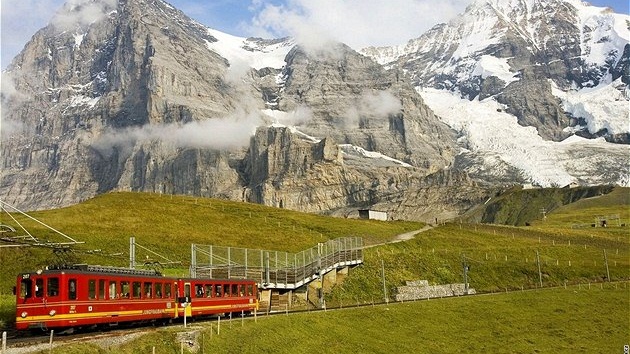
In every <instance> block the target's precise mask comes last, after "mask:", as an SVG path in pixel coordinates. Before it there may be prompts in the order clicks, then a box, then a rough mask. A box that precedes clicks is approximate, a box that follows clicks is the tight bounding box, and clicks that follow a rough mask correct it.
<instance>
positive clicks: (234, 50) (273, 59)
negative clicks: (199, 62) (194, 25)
mask: <svg viewBox="0 0 630 354" xmlns="http://www.w3.org/2000/svg"><path fill="white" fill-rule="evenodd" d="M208 34H210V35H211V36H212V37H214V38H216V39H217V41H216V42H212V43H211V42H208V41H206V45H207V47H208V49H210V50H212V51H214V52H216V53H217V54H219V55H220V56H222V57H224V58H225V59H227V60H228V62H230V64H232V65H233V64H235V63H243V64H246V65H247V66H249V67H251V68H254V69H256V70H260V69H262V68H267V67H269V68H274V69H281V68H282V67H283V66H284V64H285V62H284V58H285V57H286V55H287V53H289V51H290V50H291V48H292V47H293V46H294V45H295V44H294V43H293V41H291V40H288V39H279V40H263V39H260V38H243V37H236V36H232V35H229V34H227V33H223V32H220V31H217V30H213V29H210V28H209V29H208Z"/></svg>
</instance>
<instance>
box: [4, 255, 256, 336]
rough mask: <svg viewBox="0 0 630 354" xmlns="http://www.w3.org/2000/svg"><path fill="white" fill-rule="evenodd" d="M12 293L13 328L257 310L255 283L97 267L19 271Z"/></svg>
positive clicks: (83, 266) (160, 318)
mask: <svg viewBox="0 0 630 354" xmlns="http://www.w3.org/2000/svg"><path fill="white" fill-rule="evenodd" d="M15 290H16V291H15V293H16V296H17V309H16V316H15V317H16V318H15V325H16V328H17V329H18V330H27V329H43V330H47V329H57V328H78V327H93V326H98V325H112V324H118V323H123V322H169V321H171V320H173V319H176V318H181V317H183V316H186V317H197V316H208V315H216V314H229V313H238V314H239V315H240V314H241V313H242V312H244V313H249V312H252V311H255V310H257V309H258V287H257V285H256V283H255V282H254V281H250V280H219V279H195V278H171V277H164V276H160V275H159V273H156V272H153V271H144V270H134V269H127V268H114V267H102V266H88V265H79V266H72V267H67V268H63V269H47V270H44V271H37V272H35V273H23V274H20V275H19V276H18V278H17V286H16V289H15Z"/></svg>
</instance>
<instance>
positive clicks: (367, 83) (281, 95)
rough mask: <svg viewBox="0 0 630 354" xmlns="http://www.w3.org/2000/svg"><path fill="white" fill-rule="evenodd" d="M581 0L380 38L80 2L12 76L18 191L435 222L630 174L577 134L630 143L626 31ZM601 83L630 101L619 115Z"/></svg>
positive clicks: (8, 150)
mask: <svg viewBox="0 0 630 354" xmlns="http://www.w3.org/2000/svg"><path fill="white" fill-rule="evenodd" d="M572 1H573V0H569V1H549V2H539V1H534V0H528V1H518V0H513V1H507V0H501V1H499V0H496V1H491V2H477V3H475V4H473V5H471V7H469V8H468V10H467V11H466V13H464V14H463V15H462V16H461V17H459V18H458V19H456V20H454V21H453V22H451V23H449V24H446V25H440V26H437V27H435V28H434V29H432V30H431V31H429V32H428V33H426V34H425V35H423V36H422V37H420V38H418V39H415V40H411V41H410V42H409V43H408V44H407V45H406V46H404V47H399V48H372V49H369V50H365V51H364V52H363V54H360V53H357V52H356V51H354V50H352V49H351V48H349V47H348V46H346V45H344V44H341V43H332V44H331V45H329V46H328V47H326V48H320V49H313V48H307V47H303V46H301V45H299V44H297V43H295V42H294V41H293V40H292V39H290V38H280V39H271V40H268V39H261V38H239V37H234V36H231V35H228V34H225V33H221V32H219V31H216V30H213V29H209V28H206V27H204V26H202V25H200V24H199V23H197V22H195V21H194V20H192V19H190V18H188V17H187V16H186V15H184V14H183V13H182V12H180V11H179V10H177V9H175V8H173V7H172V6H171V5H169V4H168V3H166V2H164V1H162V0H80V1H79V0H77V1H72V2H71V3H69V4H67V5H66V6H65V7H64V8H63V9H61V10H60V11H59V13H57V14H56V16H55V18H54V19H53V21H52V22H51V24H49V25H48V26H47V27H45V28H43V29H41V30H40V31H39V32H37V33H36V34H35V35H34V36H33V38H32V39H31V41H30V42H29V43H28V44H27V45H26V46H25V48H24V50H23V51H22V52H21V53H20V54H19V55H18V56H17V57H16V58H15V59H14V61H13V62H12V64H11V65H10V66H9V67H8V69H7V70H6V71H5V72H4V73H3V80H2V82H3V88H2V97H1V99H2V107H3V110H2V129H1V139H2V140H1V144H2V146H1V150H0V151H1V153H2V155H1V156H0V159H1V161H2V170H1V171H0V198H2V200H3V201H5V202H8V203H10V204H13V205H15V206H17V207H19V208H23V209H41V208H52V207H60V206H65V205H70V204H73V203H76V202H78V201H81V200H84V199H87V198H90V197H92V196H94V195H97V194H99V193H106V192H108V191H112V190H133V191H145V192H155V193H169V194H170V193H174V194H189V195H199V196H208V197H218V198H228V199H232V200H240V201H246V202H256V203H263V204H266V205H272V206H277V207H283V208H291V209H295V210H302V211H308V212H322V213H329V214H333V215H339V216H352V215H354V214H356V210H357V208H368V207H371V208H374V209H378V210H385V211H388V212H389V215H390V216H391V217H392V218H404V219H416V220H434V218H436V217H437V218H440V219H443V218H449V217H454V216H456V215H458V214H460V213H461V212H463V211H464V210H467V209H468V208H470V207H472V206H474V205H476V204H478V203H480V202H483V201H485V200H487V198H488V196H490V195H493V194H494V193H495V192H496V190H497V189H501V188H504V187H505V186H506V185H513V184H515V183H516V184H518V183H535V184H539V185H543V186H545V185H565V184H568V183H573V182H575V183H581V184H602V183H613V184H621V185H626V184H629V183H630V178H629V177H628V176H629V173H628V171H627V159H626V158H625V157H627V156H628V152H629V150H628V145H626V144H613V143H610V142H606V141H604V140H603V138H599V139H593V140H588V139H586V138H578V137H577V136H576V135H574V134H580V135H582V136H586V137H588V138H593V137H596V136H604V137H605V138H606V139H608V140H610V141H615V142H622V143H624V142H626V141H627V139H626V137H625V135H624V134H626V135H627V133H628V129H626V130H623V129H624V128H623V127H622V128H621V129H617V121H618V119H616V118H617V116H618V115H619V113H618V112H617V111H616V109H617V108H616V107H618V106H620V105H623V104H625V105H626V106H627V100H628V98H627V95H626V96H624V95H623V93H621V91H619V90H620V89H622V90H623V89H626V90H627V85H628V62H629V60H628V58H629V57H628V55H630V53H628V52H630V49H627V48H628V46H627V37H621V36H620V35H619V24H618V23H617V20H618V17H619V15H614V14H610V13H606V12H601V13H600V12H597V11H595V12H596V14H595V15H593V16H595V17H594V18H596V19H600V20H599V22H597V21H598V20H593V19H592V18H591V17H588V16H585V15H584V12H583V9H585V8H586V9H589V7H587V6H585V5H580V4H577V3H574V2H572ZM580 6H582V7H580ZM525 10H527V11H529V12H523V11H525ZM598 11H599V10H598ZM545 13H546V14H554V16H555V17H552V19H551V20H550V17H549V16H546V17H545V16H543V14H545ZM600 15H601V16H600ZM576 16H577V17H576ZM597 16H600V17H597ZM607 16H608V17H607ZM556 17H557V19H556ZM609 17H610V18H613V19H614V21H612V20H611V21H612V22H610V21H609V22H606V19H607V18H609ZM626 17H627V16H626ZM593 21H595V22H593ZM552 22H554V23H557V24H556V25H554V26H558V27H557V28H556V27H553V28H552V27H551V26H552V25H551V23H552ZM575 23H577V24H579V26H575V25H574V24H575ZM533 24H536V26H538V27H531V26H534V25H533ZM587 25H588V26H591V27H588V26H587ZM523 26H525V27H523ZM527 26H530V27H527ZM587 27H588V29H589V30H588V31H587ZM560 28H562V29H563V30H562V31H560V30H559V29H560ZM576 29H579V31H580V32H579V33H580V34H579V36H578V37H575V33H574V30H576ZM543 30H544V31H546V32H545V33H546V34H541V33H542V31H543ZM563 31H564V32H563ZM560 32H562V33H564V34H563V35H561V33H560ZM534 34H535V35H534ZM615 36H616V37H615ZM620 38H621V39H620ZM623 38H626V43H625V48H626V49H623V48H624V46H623V45H622V44H623ZM479 39H483V41H481V42H480V41H479ZM553 41H558V42H557V43H562V44H565V43H566V45H567V48H565V49H563V50H558V45H554V42H553ZM569 47H570V49H568V48H569ZM602 48H603V49H602ZM604 49H606V50H607V51H605V50H604ZM594 52H597V53H603V52H606V53H607V55H606V56H604V59H602V60H600V59H601V58H600V57H599V56H597V55H595V54H593V53H594ZM589 53H590V54H589ZM578 54H579V55H578ZM577 65H580V66H579V67H578V66H577ZM576 68H577V69H576ZM624 80H625V81H624ZM602 90H606V91H602ZM602 92H605V94H604V95H605V96H606V97H612V99H618V103H611V102H608V101H607V102H606V107H608V108H609V111H608V112H609V116H612V117H613V118H614V119H609V120H608V121H606V122H605V123H602V122H603V120H602V118H600V117H599V116H596V115H594V113H593V112H595V110H593V109H591V108H589V107H591V106H589V104H591V102H592V101H594V100H595V98H593V97H595V95H597V94H599V95H602ZM580 97H584V98H580ZM615 102H617V101H615ZM598 126H599V127H604V128H600V129H596V127H598ZM532 127H535V128H532ZM626 128H627V127H626ZM567 136H572V137H571V138H569V139H564V138H566V137H567ZM563 139H564V140H563Z"/></svg>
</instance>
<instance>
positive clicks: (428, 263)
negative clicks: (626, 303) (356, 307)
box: [327, 188, 630, 305]
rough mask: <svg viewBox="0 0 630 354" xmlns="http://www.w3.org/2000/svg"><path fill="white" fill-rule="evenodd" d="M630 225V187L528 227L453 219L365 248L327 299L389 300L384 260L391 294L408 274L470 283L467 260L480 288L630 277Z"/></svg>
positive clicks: (441, 281)
mask: <svg viewBox="0 0 630 354" xmlns="http://www.w3.org/2000/svg"><path fill="white" fill-rule="evenodd" d="M612 215H614V216H618V218H619V219H614V220H612V222H609V223H608V227H605V228H604V227H591V224H592V223H593V220H595V219H596V218H597V217H601V216H612ZM576 225H577V226H576ZM581 225H587V226H586V227H583V226H581ZM628 225H630V198H628V189H623V188H619V189H615V191H613V192H612V193H609V194H606V195H602V196H597V197H593V198H589V199H582V200H580V201H579V202H577V203H573V204H569V205H566V206H563V207H560V208H557V209H556V210H554V211H553V212H551V213H550V214H548V217H547V218H546V219H545V220H544V221H543V220H540V221H537V222H534V223H532V226H528V227H514V226H501V225H489V224H459V223H450V224H446V225H444V226H440V227H437V228H433V229H431V230H429V231H427V232H423V233H420V234H418V235H417V236H416V237H415V239H413V240H410V241H407V242H401V243H395V244H389V245H385V246H381V247H375V248H370V249H367V250H365V252H364V258H365V262H364V264H363V265H362V266H360V267H358V268H356V269H354V270H353V271H352V272H351V274H350V276H348V278H347V279H345V281H344V282H343V283H342V284H340V285H337V286H336V287H335V288H333V290H332V293H331V294H329V295H328V298H327V302H328V303H329V304H330V305H338V304H342V303H354V302H357V301H358V302H371V301H373V300H380V301H382V300H383V299H384V298H385V294H384V290H383V276H382V265H384V270H385V283H386V286H385V288H386V290H385V291H386V292H387V296H388V297H392V296H393V295H394V294H395V291H396V287H397V286H400V285H403V283H404V282H405V281H409V280H418V279H426V280H428V281H429V283H431V284H447V283H463V264H462V263H463V261H464V260H465V261H466V262H467V265H468V266H469V267H470V271H469V272H468V281H469V283H470V286H471V287H473V288H475V289H476V290H477V291H478V292H497V291H505V290H506V289H507V290H516V289H528V288H536V287H540V282H541V280H542V285H543V286H544V287H548V286H560V285H564V284H565V283H567V284H577V283H583V284H586V283H589V282H601V281H607V280H608V276H610V280H627V279H630V227H629V226H628ZM578 226H579V227H578ZM537 254H538V256H537ZM538 259H539V260H540V274H539V271H538V269H539V268H538V262H537V261H538ZM606 265H608V267H607V266H606Z"/></svg>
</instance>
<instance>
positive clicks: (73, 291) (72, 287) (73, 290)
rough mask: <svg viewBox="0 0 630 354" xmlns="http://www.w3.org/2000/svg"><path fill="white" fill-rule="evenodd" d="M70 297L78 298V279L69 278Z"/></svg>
mask: <svg viewBox="0 0 630 354" xmlns="http://www.w3.org/2000/svg"><path fill="white" fill-rule="evenodd" d="M68 299H69V300H76V299H77V280H76V279H69V280H68Z"/></svg>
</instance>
